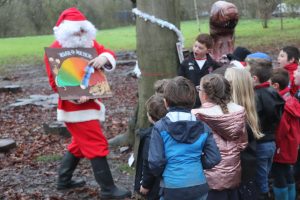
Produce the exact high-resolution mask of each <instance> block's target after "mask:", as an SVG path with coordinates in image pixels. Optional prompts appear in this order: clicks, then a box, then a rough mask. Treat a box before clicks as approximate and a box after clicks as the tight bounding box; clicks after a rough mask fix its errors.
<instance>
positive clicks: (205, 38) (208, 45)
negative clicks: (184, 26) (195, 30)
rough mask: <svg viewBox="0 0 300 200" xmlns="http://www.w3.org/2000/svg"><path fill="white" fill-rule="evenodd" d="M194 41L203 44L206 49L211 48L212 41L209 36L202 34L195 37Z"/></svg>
mask: <svg viewBox="0 0 300 200" xmlns="http://www.w3.org/2000/svg"><path fill="white" fill-rule="evenodd" d="M196 41H198V42H199V43H201V44H204V45H205V46H206V48H208V49H211V48H212V46H213V39H212V37H211V36H210V35H209V34H206V33H202V34H200V35H198V36H197V37H196Z"/></svg>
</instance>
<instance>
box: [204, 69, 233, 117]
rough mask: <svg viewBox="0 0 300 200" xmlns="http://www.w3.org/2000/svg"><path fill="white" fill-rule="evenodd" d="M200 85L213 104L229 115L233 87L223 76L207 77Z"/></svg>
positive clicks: (209, 75) (210, 75) (211, 75)
mask: <svg viewBox="0 0 300 200" xmlns="http://www.w3.org/2000/svg"><path fill="white" fill-rule="evenodd" d="M200 85H201V87H202V88H203V91H204V92H205V94H206V95H207V97H208V99H209V101H210V102H211V103H215V104H217V105H219V106H220V107H221V109H222V111H223V113H225V114H226V113H229V111H228V108H227V104H228V103H229V102H230V101H231V86H230V83H229V82H228V81H227V80H226V79H225V78H224V77H223V76H221V75H219V74H208V75H205V76H204V77H203V78H202V79H201V84H200Z"/></svg>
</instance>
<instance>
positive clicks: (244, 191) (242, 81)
mask: <svg viewBox="0 0 300 200" xmlns="http://www.w3.org/2000/svg"><path fill="white" fill-rule="evenodd" d="M225 78H226V79H227V80H228V81H229V82H230V85H231V87H232V89H231V94H232V100H233V102H234V103H236V104H238V105H241V106H243V107H244V108H245V111H246V128H247V135H248V146H247V148H246V149H245V150H244V151H242V152H241V166H242V182H241V185H240V188H239V193H240V197H241V199H242V200H255V199H257V196H258V195H257V187H256V184H255V179H254V177H255V173H256V170H255V169H256V140H257V139H260V138H262V137H263V134H261V131H260V129H259V124H258V116H257V112H256V108H255V97H254V89H253V82H252V77H251V75H250V73H249V72H248V71H247V70H245V69H239V68H236V67H231V68H228V69H227V70H226V72H225Z"/></svg>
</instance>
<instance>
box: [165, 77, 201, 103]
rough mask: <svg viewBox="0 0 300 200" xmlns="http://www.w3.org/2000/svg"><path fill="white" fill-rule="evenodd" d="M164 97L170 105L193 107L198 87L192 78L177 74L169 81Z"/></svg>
mask: <svg viewBox="0 0 300 200" xmlns="http://www.w3.org/2000/svg"><path fill="white" fill-rule="evenodd" d="M164 98H165V100H166V102H167V104H168V106H169V107H179V108H188V109H192V108H193V107H194V104H195V101H196V89H195V86H194V84H193V83H192V82H191V81H190V80H188V79H186V78H184V77H182V76H177V77H175V78H173V79H171V80H169V82H168V83H167V85H166V87H165V91H164Z"/></svg>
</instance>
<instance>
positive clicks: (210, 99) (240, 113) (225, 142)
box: [192, 74, 248, 200]
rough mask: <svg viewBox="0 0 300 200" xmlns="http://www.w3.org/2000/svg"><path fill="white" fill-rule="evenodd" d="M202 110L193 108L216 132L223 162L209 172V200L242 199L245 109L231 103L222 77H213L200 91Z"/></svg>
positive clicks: (228, 91) (202, 80)
mask: <svg viewBox="0 0 300 200" xmlns="http://www.w3.org/2000/svg"><path fill="white" fill-rule="evenodd" d="M198 91H199V97H200V100H201V103H202V105H201V107H200V108H199V109H193V110H192V113H194V114H196V116H197V117H198V119H201V120H203V121H204V122H205V123H207V124H208V125H209V126H210V127H211V128H212V130H213V136H214V138H215V140H216V143H217V146H218V148H219V150H220V153H221V158H222V159H221V162H220V163H219V164H218V165H216V166H215V167H213V168H212V169H207V170H205V175H206V177H207V183H208V185H209V188H210V191H209V193H208V197H207V199H208V200H221V199H222V200H238V199H239V194H238V187H239V185H240V183H241V164H240V161H241V160H240V152H241V151H242V150H243V149H245V148H246V146H247V143H248V142H247V141H248V139H247V133H246V127H245V109H244V108H243V107H242V106H239V105H237V104H235V103H232V102H231V93H230V84H229V82H228V81H227V80H226V79H225V78H224V77H223V76H221V75H218V74H209V75H206V76H204V77H203V78H202V79H201V81H200V86H199V88H198Z"/></svg>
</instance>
